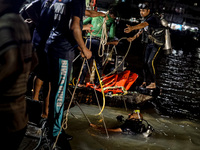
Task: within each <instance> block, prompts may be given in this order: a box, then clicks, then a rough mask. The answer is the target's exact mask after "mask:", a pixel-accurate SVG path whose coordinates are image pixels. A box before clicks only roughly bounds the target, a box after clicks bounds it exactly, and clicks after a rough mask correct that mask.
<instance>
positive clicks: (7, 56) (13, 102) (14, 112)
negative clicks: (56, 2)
mask: <svg viewBox="0 0 200 150" xmlns="http://www.w3.org/2000/svg"><path fill="white" fill-rule="evenodd" d="M0 39H1V41H0V47H1V49H0V57H1V59H0V60H1V62H8V63H9V61H12V60H16V63H15V66H10V67H7V68H5V70H4V71H2V70H0V75H1V76H3V75H4V74H3V73H4V72H8V71H9V72H11V73H10V74H8V75H6V76H5V77H4V78H3V79H1V83H0V99H1V103H0V112H1V113H0V114H2V115H3V116H2V115H1V119H2V120H4V122H3V123H1V125H0V127H1V129H3V131H4V132H10V131H12V132H13V131H18V130H21V129H22V128H24V127H25V125H26V123H27V116H26V103H25V98H24V96H25V92H26V89H27V80H28V75H29V72H30V67H31V60H32V48H31V37H30V33H29V29H28V26H27V25H26V24H25V23H24V21H23V20H22V18H21V17H20V16H19V15H17V14H5V15H3V16H1V17H0ZM11 59H12V60H11ZM10 63H12V62H10ZM3 65H6V64H3ZM3 65H2V66H3ZM1 69H2V68H1ZM2 112H3V113H2ZM11 118H12V119H11ZM5 127H6V128H5Z"/></svg>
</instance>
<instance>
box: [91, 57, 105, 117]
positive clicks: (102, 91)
mask: <svg viewBox="0 0 200 150" xmlns="http://www.w3.org/2000/svg"><path fill="white" fill-rule="evenodd" d="M94 66H95V70H96V72H97V76H98V79H99V84H100V87H101V93H102V95H103V106H102V109H101V111H100V112H99V114H98V115H100V114H101V113H102V112H103V110H104V108H105V104H106V100H105V94H104V90H103V85H102V81H101V78H100V75H99V72H98V69H97V65H96V61H95V60H94Z"/></svg>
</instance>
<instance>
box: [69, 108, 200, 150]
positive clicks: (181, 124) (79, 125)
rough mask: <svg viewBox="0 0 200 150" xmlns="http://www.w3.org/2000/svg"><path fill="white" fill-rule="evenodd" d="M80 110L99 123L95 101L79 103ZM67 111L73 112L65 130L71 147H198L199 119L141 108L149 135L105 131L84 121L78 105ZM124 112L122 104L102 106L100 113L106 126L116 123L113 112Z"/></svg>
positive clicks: (148, 149) (82, 149)
mask: <svg viewBox="0 0 200 150" xmlns="http://www.w3.org/2000/svg"><path fill="white" fill-rule="evenodd" d="M81 108H82V109H83V111H84V113H85V114H86V115H87V117H88V118H89V119H90V121H91V122H92V123H93V124H96V125H99V126H100V125H101V126H103V123H102V119H101V117H100V116H98V115H97V114H98V113H99V108H98V106H96V105H86V104H81ZM70 112H71V113H72V114H73V115H74V116H76V118H75V117H73V116H72V115H69V123H68V129H67V130H66V131H67V133H68V134H70V135H72V136H73V140H72V141H71V142H70V143H71V146H72V149H73V150H132V149H134V150H166V149H173V150H180V149H185V150H189V149H190V150H198V149H199V147H200V141H199V138H200V125H199V122H194V121H190V120H183V119H173V118H169V117H166V116H160V115H158V114H157V113H156V112H155V110H154V109H145V110H142V111H141V113H142V114H143V117H144V119H146V120H147V121H148V122H149V123H150V124H151V125H152V126H153V128H154V130H155V131H154V133H153V135H152V136H151V137H148V138H145V137H144V136H143V135H125V134H122V133H109V138H107V136H106V132H103V131H100V130H96V129H94V128H91V127H89V124H88V121H87V120H86V119H85V117H84V115H83V114H82V112H81V111H80V109H79V108H78V107H77V106H75V107H73V108H71V109H70ZM130 112H131V110H128V111H127V112H126V111H125V110H124V109H123V108H114V107H109V106H106V107H105V109H104V111H103V115H104V119H105V122H106V126H107V128H113V127H117V126H118V125H120V124H119V122H118V121H117V120H116V116H117V115H123V116H124V117H125V118H126V117H127V116H128V113H130Z"/></svg>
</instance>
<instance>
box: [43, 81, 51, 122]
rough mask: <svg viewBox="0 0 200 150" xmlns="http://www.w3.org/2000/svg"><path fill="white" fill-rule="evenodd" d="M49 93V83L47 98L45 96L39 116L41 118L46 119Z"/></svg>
mask: <svg viewBox="0 0 200 150" xmlns="http://www.w3.org/2000/svg"><path fill="white" fill-rule="evenodd" d="M50 91H51V86H50V83H49V91H48V94H47V96H46V98H45V100H44V105H43V110H42V114H41V117H42V118H47V117H48V113H49V96H50Z"/></svg>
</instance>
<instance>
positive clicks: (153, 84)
mask: <svg viewBox="0 0 200 150" xmlns="http://www.w3.org/2000/svg"><path fill="white" fill-rule="evenodd" d="M146 88H147V89H155V88H156V83H155V82H151V84H149V85H148V86H147V87H146Z"/></svg>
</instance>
